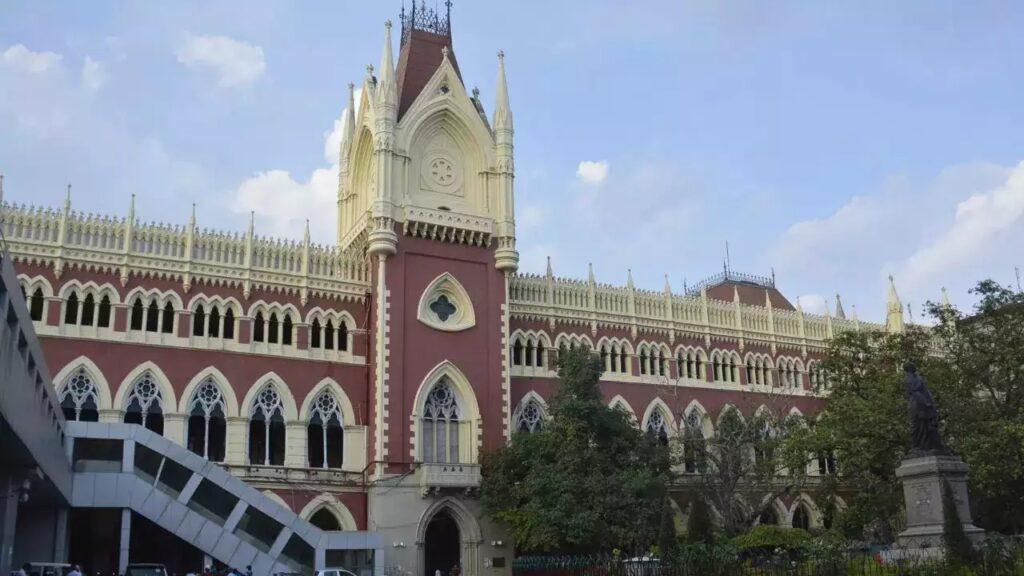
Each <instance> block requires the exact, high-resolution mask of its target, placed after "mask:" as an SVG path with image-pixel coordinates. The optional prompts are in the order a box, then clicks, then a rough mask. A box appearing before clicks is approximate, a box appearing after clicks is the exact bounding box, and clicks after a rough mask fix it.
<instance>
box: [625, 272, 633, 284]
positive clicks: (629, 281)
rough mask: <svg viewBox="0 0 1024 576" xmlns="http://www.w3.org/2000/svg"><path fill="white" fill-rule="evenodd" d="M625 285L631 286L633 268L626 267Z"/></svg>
mask: <svg viewBox="0 0 1024 576" xmlns="http://www.w3.org/2000/svg"><path fill="white" fill-rule="evenodd" d="M626 286H629V287H630V288H633V269H632V268H626Z"/></svg>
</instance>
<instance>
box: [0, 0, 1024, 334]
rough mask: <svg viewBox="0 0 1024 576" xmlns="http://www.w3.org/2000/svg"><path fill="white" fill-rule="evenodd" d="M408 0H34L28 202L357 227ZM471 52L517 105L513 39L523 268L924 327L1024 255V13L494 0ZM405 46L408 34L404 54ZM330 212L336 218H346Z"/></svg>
mask: <svg viewBox="0 0 1024 576" xmlns="http://www.w3.org/2000/svg"><path fill="white" fill-rule="evenodd" d="M400 6H401V3H400V2H399V1H395V2H358V3H357V2H345V1H340V0H332V1H330V2H319V3H312V2H309V3H301V4H300V3H293V2H284V1H282V2H252V1H246V2H242V1H207V2H194V3H185V2H181V3H171V2H131V3H128V2H123V3H122V2H104V1H93V2H87V3H86V2H46V3H44V2H38V1H26V2H21V1H17V0H15V1H14V2H13V3H11V2H6V3H5V7H4V9H3V10H2V12H0V171H2V172H3V173H4V174H5V176H6V179H5V198H6V199H7V200H8V201H14V202H19V203H20V202H32V203H36V204H43V205H54V206H55V205H57V204H59V202H60V201H61V198H62V196H63V189H64V186H65V184H66V183H67V182H71V183H72V184H73V205H74V207H75V208H77V209H81V210H86V211H90V212H102V213H115V214H123V213H124V212H125V211H126V210H127V205H128V198H129V195H130V194H131V193H133V192H134V193H136V194H137V195H138V200H137V206H138V208H137V211H138V213H139V215H140V217H141V218H142V219H143V220H146V221H150V220H159V221H169V222H177V223H183V222H185V221H186V219H187V218H188V212H189V210H190V208H191V204H192V203H193V202H195V203H197V204H198V208H197V212H198V221H199V224H200V226H210V227H216V228H227V229H236V230H243V229H244V227H245V225H246V220H247V217H248V212H249V210H250V209H253V210H256V213H257V221H256V227H257V231H258V232H263V233H266V234H275V235H288V236H293V237H296V238H297V237H300V236H301V233H302V226H303V222H304V220H305V218H307V217H309V218H312V224H311V227H312V229H313V233H314V236H315V237H317V238H318V239H320V240H322V241H325V242H329V241H331V239H332V238H333V234H334V228H333V227H334V216H333V212H332V211H331V205H332V200H333V199H332V197H331V195H332V190H333V187H334V178H335V174H334V171H333V168H332V166H333V164H334V163H335V162H336V153H335V154H332V150H333V147H334V143H335V142H336V136H337V133H338V132H337V128H338V126H339V123H338V122H337V120H338V119H339V118H340V117H341V113H342V109H343V108H344V106H345V103H346V92H345V86H346V85H347V83H348V82H350V81H351V82H356V83H357V84H358V82H359V81H360V80H361V79H362V77H363V75H364V67H365V65H366V64H367V63H371V62H372V63H374V64H376V63H377V62H379V60H380V52H381V46H382V38H383V21H384V20H385V19H387V18H392V19H397V13H398V9H399V8H400ZM453 30H454V36H455V53H456V55H457V57H458V60H459V64H460V67H461V69H462V72H463V77H464V79H465V81H466V83H467V85H468V87H470V88H471V87H473V86H479V88H480V90H481V93H482V99H483V101H484V102H485V104H486V105H487V106H488V109H490V108H491V104H492V103H493V93H494V78H495V71H496V59H495V53H496V51H497V50H498V49H503V50H504V51H505V52H506V54H507V59H506V64H507V68H508V76H509V90H510V94H511V101H512V106H513V111H514V113H515V121H516V167H517V178H516V191H517V211H518V221H519V246H520V251H521V253H522V255H523V264H522V270H523V271H526V272H542V271H543V268H544V261H545V257H546V256H549V255H550V256H551V257H552V260H553V265H554V269H555V272H556V274H558V275H564V276H577V277H585V275H586V267H587V263H588V262H593V263H594V267H595V271H596V274H597V277H598V279H599V280H600V281H604V282H612V283H622V282H624V281H625V277H626V270H627V268H631V269H632V273H633V276H634V279H635V281H636V283H637V285H639V286H641V287H646V288H652V289H659V290H660V289H661V288H662V286H663V285H664V275H665V274H668V275H669V280H670V283H671V284H672V286H673V287H674V288H675V289H681V288H682V284H683V280H684V278H685V279H686V280H688V281H689V282H691V283H692V282H695V281H697V280H699V279H701V278H702V277H704V276H706V275H709V274H712V273H714V272H716V271H718V270H720V269H721V266H722V258H723V253H724V245H725V242H726V241H728V242H729V244H730V248H731V255H732V265H733V268H734V269H737V270H742V271H748V272H752V273H760V274H767V273H769V272H770V270H771V269H772V268H774V270H775V272H776V275H777V278H778V283H779V286H780V288H781V289H782V290H783V291H784V293H786V294H787V295H789V296H790V298H796V297H798V296H799V297H802V298H803V302H804V304H805V306H806V307H807V308H809V309H812V310H820V309H821V306H822V305H823V303H824V299H828V300H829V301H830V302H831V300H832V299H833V297H834V294H835V293H836V292H840V293H841V294H842V296H843V301H844V305H845V306H846V308H847V311H848V312H849V310H850V307H851V306H852V305H856V306H857V307H858V310H859V312H860V315H861V317H862V318H871V319H878V318H881V316H882V314H883V311H884V304H885V303H884V297H885V284H886V280H885V279H886V277H887V276H888V275H889V274H894V275H895V276H896V282H897V286H898V288H899V290H900V293H901V296H903V298H904V300H905V301H909V302H911V304H912V305H913V306H914V309H915V310H914V313H915V318H918V317H919V316H920V305H921V304H922V303H923V302H924V300H925V299H928V298H931V299H938V297H939V290H940V287H942V286H946V287H948V288H949V290H950V296H951V298H952V299H953V301H954V302H955V303H958V304H960V305H968V304H970V302H971V298H970V296H969V295H968V294H967V288H968V287H969V286H970V285H971V284H972V283H973V282H974V281H975V280H977V279H979V278H982V277H993V278H996V279H998V280H1000V281H1002V282H1004V283H1012V282H1014V266H1024V257H1022V256H1021V253H1022V250H1021V247H1022V246H1024V165H1022V164H1021V162H1022V160H1024V130H1022V129H1021V127H1022V126H1024V57H1022V56H1021V55H1022V54H1024V34H1021V33H1020V30H1024V5H1022V4H1020V3H1015V2H972V3H960V2H899V3H892V2H849V3H845V4H842V3H838V2H792V3H781V2H745V1H739V2H719V1H706V2H705V1H700V2H679V1H678V0H675V1H671V2H654V1H651V2H621V1H607V2H605V1H587V2H568V1H561V0H549V1H546V2H532V1H520V2H482V1H476V2H473V1H470V0H463V1H460V2H457V3H456V5H455V6H454V8H453ZM397 48H398V46H397V38H396V45H395V50H396V53H397ZM325 214H330V216H326V215H325Z"/></svg>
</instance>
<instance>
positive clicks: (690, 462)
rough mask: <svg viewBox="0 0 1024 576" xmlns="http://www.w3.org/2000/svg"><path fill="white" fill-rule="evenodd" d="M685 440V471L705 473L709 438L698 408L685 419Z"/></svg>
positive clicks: (688, 472)
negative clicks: (702, 424) (705, 434)
mask: <svg viewBox="0 0 1024 576" xmlns="http://www.w3.org/2000/svg"><path fill="white" fill-rule="evenodd" d="M683 440H684V443H685V445H684V447H683V471H685V472H686V473H687V474H696V473H698V472H700V473H703V472H704V470H705V467H706V466H705V457H704V450H706V449H707V439H706V438H705V437H704V428H703V427H702V426H701V415H700V414H699V413H698V411H697V410H691V411H690V413H689V414H687V415H686V418H685V419H684V420H683Z"/></svg>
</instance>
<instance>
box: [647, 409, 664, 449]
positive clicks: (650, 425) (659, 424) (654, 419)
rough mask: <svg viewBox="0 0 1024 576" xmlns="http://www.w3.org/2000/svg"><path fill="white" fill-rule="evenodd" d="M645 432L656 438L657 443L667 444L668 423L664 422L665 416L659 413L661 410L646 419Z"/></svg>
mask: <svg viewBox="0 0 1024 576" xmlns="http://www.w3.org/2000/svg"><path fill="white" fill-rule="evenodd" d="M645 432H647V433H648V434H650V435H651V437H653V438H656V439H657V440H658V442H660V443H662V444H668V422H666V421H665V415H664V414H662V413H661V410H655V411H653V412H651V415H650V416H648V417H647V427H646V429H645Z"/></svg>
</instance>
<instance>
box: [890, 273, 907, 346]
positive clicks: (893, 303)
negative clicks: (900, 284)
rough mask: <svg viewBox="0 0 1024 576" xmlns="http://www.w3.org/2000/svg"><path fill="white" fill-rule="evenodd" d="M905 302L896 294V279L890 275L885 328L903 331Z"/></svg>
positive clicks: (892, 330) (891, 330)
mask: <svg viewBox="0 0 1024 576" xmlns="http://www.w3.org/2000/svg"><path fill="white" fill-rule="evenodd" d="M903 327H904V324H903V303H902V302H900V297H899V295H898V294H896V281H895V280H894V279H893V277H892V276H891V275H890V276H889V298H888V302H887V303H886V316H885V329H886V330H887V331H889V332H893V333H895V332H903Z"/></svg>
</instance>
